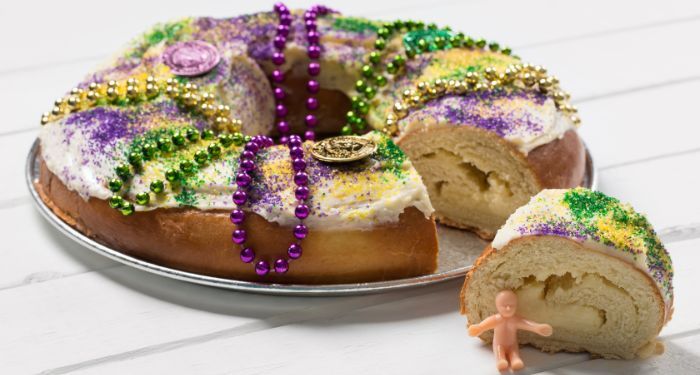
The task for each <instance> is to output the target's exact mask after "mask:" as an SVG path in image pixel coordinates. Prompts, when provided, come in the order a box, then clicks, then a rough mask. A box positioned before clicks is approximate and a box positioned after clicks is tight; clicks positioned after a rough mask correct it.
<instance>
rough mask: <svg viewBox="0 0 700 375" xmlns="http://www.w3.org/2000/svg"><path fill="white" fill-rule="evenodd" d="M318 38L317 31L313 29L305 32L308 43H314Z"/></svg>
mask: <svg viewBox="0 0 700 375" xmlns="http://www.w3.org/2000/svg"><path fill="white" fill-rule="evenodd" d="M319 39H320V35H319V34H318V32H317V31H315V30H312V31H309V32H308V33H306V40H307V41H308V42H309V43H310V44H316V43H318V42H319Z"/></svg>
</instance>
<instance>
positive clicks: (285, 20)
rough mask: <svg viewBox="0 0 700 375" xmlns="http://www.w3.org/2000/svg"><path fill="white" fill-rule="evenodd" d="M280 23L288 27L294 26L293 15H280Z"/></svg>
mask: <svg viewBox="0 0 700 375" xmlns="http://www.w3.org/2000/svg"><path fill="white" fill-rule="evenodd" d="M280 23H281V24H282V25H286V26H289V25H291V24H292V16H291V14H289V13H285V14H282V15H280Z"/></svg>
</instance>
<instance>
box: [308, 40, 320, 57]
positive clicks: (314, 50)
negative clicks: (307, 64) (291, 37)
mask: <svg viewBox="0 0 700 375" xmlns="http://www.w3.org/2000/svg"><path fill="white" fill-rule="evenodd" d="M307 53H308V55H309V58H312V59H317V58H319V57H320V56H321V47H319V46H317V45H315V44H314V45H311V46H309V48H308V51H307Z"/></svg>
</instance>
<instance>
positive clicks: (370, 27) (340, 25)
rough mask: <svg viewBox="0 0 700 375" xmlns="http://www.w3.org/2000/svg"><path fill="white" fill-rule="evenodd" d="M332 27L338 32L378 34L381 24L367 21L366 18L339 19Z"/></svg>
mask: <svg viewBox="0 0 700 375" xmlns="http://www.w3.org/2000/svg"><path fill="white" fill-rule="evenodd" d="M332 27H333V28H334V29H336V30H344V31H353V32H356V33H364V32H368V31H371V32H377V30H379V27H380V23H379V22H376V21H370V20H366V19H364V18H354V17H338V18H336V19H335V21H334V22H333V25H332Z"/></svg>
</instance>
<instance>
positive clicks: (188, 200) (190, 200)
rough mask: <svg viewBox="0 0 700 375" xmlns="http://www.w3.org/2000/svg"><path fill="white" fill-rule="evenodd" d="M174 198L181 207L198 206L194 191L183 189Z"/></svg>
mask: <svg viewBox="0 0 700 375" xmlns="http://www.w3.org/2000/svg"><path fill="white" fill-rule="evenodd" d="M174 198H175V200H176V201H177V203H179V204H180V206H181V207H186V206H189V207H193V206H196V205H197V194H195V191H194V189H188V188H186V187H183V188H181V189H180V192H179V193H178V194H177V195H175V197H174Z"/></svg>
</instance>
